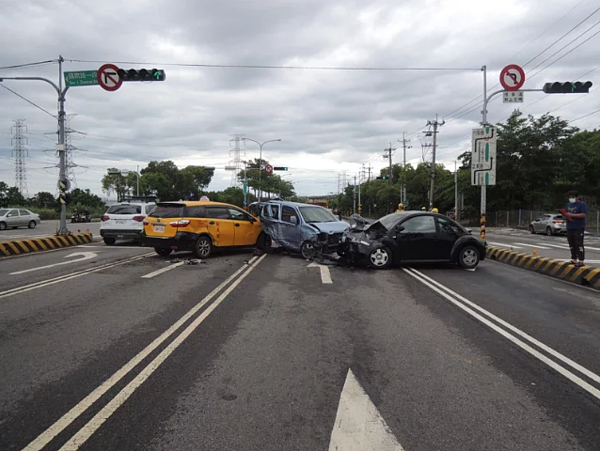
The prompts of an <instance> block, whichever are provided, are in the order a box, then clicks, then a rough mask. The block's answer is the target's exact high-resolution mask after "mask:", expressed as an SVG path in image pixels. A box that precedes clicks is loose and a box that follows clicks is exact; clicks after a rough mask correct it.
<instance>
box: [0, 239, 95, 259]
mask: <svg viewBox="0 0 600 451" xmlns="http://www.w3.org/2000/svg"><path fill="white" fill-rule="evenodd" d="M92 241H93V237H92V234H91V233H75V234H73V235H67V236H48V237H45V238H32V239H30V240H18V241H2V242H0V257H10V256H11V255H20V254H31V253H33V252H43V251H48V250H51V249H60V248H62V247H70V246H77V245H79V244H85V243H91V242H92Z"/></svg>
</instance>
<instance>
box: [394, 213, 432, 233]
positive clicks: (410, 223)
mask: <svg viewBox="0 0 600 451" xmlns="http://www.w3.org/2000/svg"><path fill="white" fill-rule="evenodd" d="M401 225H402V227H404V230H402V233H435V232H436V229H435V219H434V217H433V216H417V217H414V218H410V219H408V220H406V221H404V222H403V223H402V224H401Z"/></svg>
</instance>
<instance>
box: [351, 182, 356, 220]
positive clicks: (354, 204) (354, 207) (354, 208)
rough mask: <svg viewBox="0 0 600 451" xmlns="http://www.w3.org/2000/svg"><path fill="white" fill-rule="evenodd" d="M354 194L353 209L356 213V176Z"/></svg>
mask: <svg viewBox="0 0 600 451" xmlns="http://www.w3.org/2000/svg"><path fill="white" fill-rule="evenodd" d="M352 192H353V194H354V196H353V197H354V203H353V208H352V212H353V213H356V176H354V189H353V190H352Z"/></svg>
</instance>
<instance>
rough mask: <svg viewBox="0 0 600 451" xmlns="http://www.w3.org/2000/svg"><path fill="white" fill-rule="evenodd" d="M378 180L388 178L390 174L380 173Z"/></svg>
mask: <svg viewBox="0 0 600 451" xmlns="http://www.w3.org/2000/svg"><path fill="white" fill-rule="evenodd" d="M376 178H377V180H387V179H388V176H387V175H380V176H379V177H376Z"/></svg>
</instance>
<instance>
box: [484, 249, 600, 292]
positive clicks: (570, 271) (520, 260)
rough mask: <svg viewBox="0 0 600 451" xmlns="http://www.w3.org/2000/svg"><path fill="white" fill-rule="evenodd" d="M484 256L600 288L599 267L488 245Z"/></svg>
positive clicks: (567, 280)
mask: <svg viewBox="0 0 600 451" xmlns="http://www.w3.org/2000/svg"><path fill="white" fill-rule="evenodd" d="M486 256H487V258H489V259H491V260H496V261H498V262H502V263H507V264H509V265H512V266H516V267H518V268H523V269H527V270H529V271H535V272H539V273H540V274H545V275H547V276H550V277H554V278H555V279H560V280H564V281H566V282H572V283H575V284H578V285H583V286H587V287H590V288H595V289H597V290H600V268H594V267H591V266H582V267H580V268H578V267H577V266H574V265H572V264H571V263H570V262H568V261H563V260H557V259H554V258H547V257H536V256H534V255H530V254H523V253H520V252H515V251H510V250H507V249H500V248H497V247H488V248H487V253H486Z"/></svg>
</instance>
